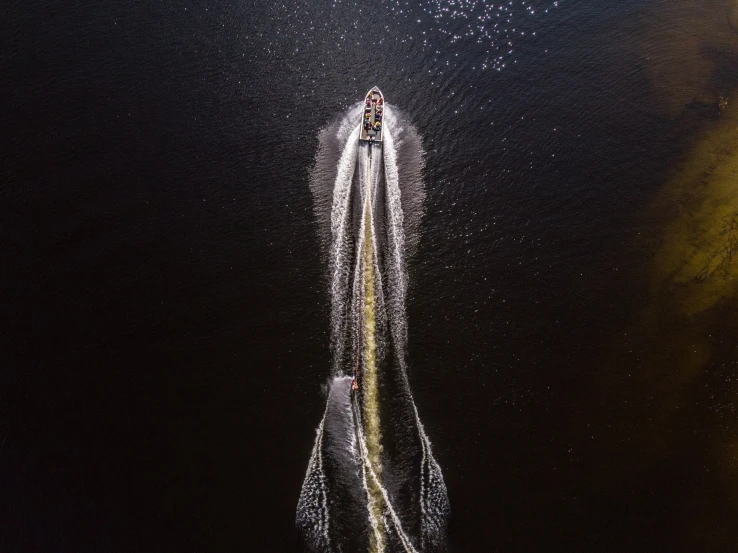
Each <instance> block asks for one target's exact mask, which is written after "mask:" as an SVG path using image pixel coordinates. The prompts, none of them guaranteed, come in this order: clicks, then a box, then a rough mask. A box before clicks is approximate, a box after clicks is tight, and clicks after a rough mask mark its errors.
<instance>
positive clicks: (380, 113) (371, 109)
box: [359, 86, 384, 142]
mask: <svg viewBox="0 0 738 553" xmlns="http://www.w3.org/2000/svg"><path fill="white" fill-rule="evenodd" d="M382 125H384V96H382V91H380V90H379V89H378V88H377V87H376V86H375V87H374V88H372V89H371V90H370V91H369V92H367V94H366V98H364V111H362V113H361V135H360V136H359V140H364V141H366V142H382Z"/></svg>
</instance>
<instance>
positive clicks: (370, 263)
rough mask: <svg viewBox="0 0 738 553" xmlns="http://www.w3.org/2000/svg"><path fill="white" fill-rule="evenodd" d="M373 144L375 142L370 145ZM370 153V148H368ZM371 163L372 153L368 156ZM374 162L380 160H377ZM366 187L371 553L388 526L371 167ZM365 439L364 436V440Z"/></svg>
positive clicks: (364, 262)
mask: <svg viewBox="0 0 738 553" xmlns="http://www.w3.org/2000/svg"><path fill="white" fill-rule="evenodd" d="M370 147H373V146H370ZM367 153H368V154H369V156H371V150H367ZM369 164H370V167H371V157H370V158H369ZM375 165H377V162H376V161H375ZM368 174H369V179H367V181H366V183H365V187H364V215H363V217H362V219H363V222H362V227H363V233H362V234H363V236H364V244H363V259H362V265H363V267H364V271H363V275H362V276H363V284H364V286H363V288H364V293H363V295H362V297H363V299H364V301H363V304H364V310H363V322H364V329H363V330H364V332H363V335H364V375H363V376H364V381H363V386H362V391H363V400H364V405H363V407H364V409H363V411H364V421H363V423H364V424H363V426H364V429H365V437H366V438H365V439H366V460H367V462H368V470H370V471H371V472H370V474H372V475H373V477H372V478H370V480H369V482H368V493H367V499H368V502H369V512H370V516H371V519H372V525H373V526H375V532H374V534H373V535H372V539H371V541H370V544H369V550H370V552H371V553H382V552H383V551H384V544H385V532H386V530H385V528H384V523H383V520H382V513H383V511H384V500H383V497H382V493H381V490H380V487H381V482H380V480H379V475H381V473H382V464H381V459H380V454H381V453H382V431H381V427H380V423H379V387H378V378H377V343H376V322H375V313H376V302H375V294H374V269H375V267H374V248H373V242H374V238H373V236H372V201H371V199H372V197H373V196H374V185H375V182H373V178H372V177H373V173H372V172H371V170H370V171H368ZM363 441H364V440H362V442H363Z"/></svg>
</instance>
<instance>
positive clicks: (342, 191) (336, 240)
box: [331, 125, 361, 376]
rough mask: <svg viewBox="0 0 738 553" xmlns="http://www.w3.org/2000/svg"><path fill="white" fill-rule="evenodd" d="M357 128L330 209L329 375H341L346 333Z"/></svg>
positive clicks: (344, 156)
mask: <svg viewBox="0 0 738 553" xmlns="http://www.w3.org/2000/svg"><path fill="white" fill-rule="evenodd" d="M360 131H361V128H360V127H359V126H358V125H357V126H356V128H355V129H354V131H353V132H352V133H351V134H350V135H349V137H348V139H347V141H346V146H345V147H344V149H343V153H342V154H341V160H340V161H339V163H338V173H337V174H336V182H335V186H334V193H333V209H332V210H331V235H332V237H333V252H332V256H331V268H332V272H333V278H332V280H331V300H332V305H331V311H332V316H331V333H332V336H331V344H332V346H333V350H334V367H333V374H334V376H337V375H339V374H341V372H342V367H341V364H342V362H343V360H344V345H345V330H346V322H347V321H346V319H347V317H346V313H345V310H346V308H345V306H346V299H347V298H346V294H347V292H348V277H349V268H348V265H347V263H346V257H347V255H348V251H349V249H350V244H349V242H350V239H349V236H348V230H349V226H350V220H349V213H350V210H351V184H352V181H353V176H354V170H355V167H356V155H357V151H358V142H359V133H360Z"/></svg>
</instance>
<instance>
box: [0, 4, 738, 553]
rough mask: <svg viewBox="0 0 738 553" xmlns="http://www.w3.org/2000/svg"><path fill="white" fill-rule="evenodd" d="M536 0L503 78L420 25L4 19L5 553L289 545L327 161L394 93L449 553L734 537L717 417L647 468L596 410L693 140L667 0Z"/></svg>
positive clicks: (301, 466) (684, 545)
mask: <svg viewBox="0 0 738 553" xmlns="http://www.w3.org/2000/svg"><path fill="white" fill-rule="evenodd" d="M533 4H534V5H535V7H536V8H537V10H536V15H535V16H534V15H530V14H528V13H527V12H526V10H525V7H524V6H522V5H519V4H516V5H515V7H513V8H511V9H513V10H514V21H513V23H515V25H513V24H510V25H509V26H508V27H513V26H515V28H516V30H517V31H516V32H517V33H518V34H513V33H512V31H511V30H510V31H509V34H510V36H511V38H510V40H511V41H512V42H513V44H514V46H513V48H512V49H513V53H512V54H509V55H506V56H505V67H504V68H503V69H502V70H501V71H496V70H495V69H494V68H487V69H486V70H481V69H480V65H481V60H484V59H486V57H485V56H487V53H486V52H487V50H489V49H490V48H491V49H492V51H493V52H497V51H498V50H499V51H500V52H502V50H501V49H500V46H499V44H496V45H495V46H494V47H491V46H490V43H489V42H483V43H482V44H480V43H477V42H475V41H474V40H467V39H462V40H459V41H457V42H452V41H451V40H450V39H449V37H448V36H447V35H445V34H443V33H442V32H440V29H441V28H450V29H455V30H457V31H458V32H459V33H463V32H464V30H465V29H466V25H467V24H468V21H469V17H466V18H463V17H459V18H457V19H450V20H449V19H448V18H446V19H444V20H443V25H441V24H440V23H438V22H435V21H434V20H433V19H432V18H431V17H430V16H429V11H432V10H433V9H435V8H434V6H435V4H431V3H429V4H423V3H421V4H412V5H410V4H409V3H408V4H400V3H392V2H377V3H374V4H365V3H361V2H357V3H352V2H346V1H343V2H339V1H336V2H335V3H333V4H331V3H329V2H326V3H318V2H316V3H309V2H289V3H285V4H283V5H274V4H271V3H256V4H251V3H245V4H235V3H232V2H224V1H220V0H218V1H214V2H209V3H207V4H206V5H199V6H195V5H192V4H191V3H189V2H176V1H175V2H166V3H152V2H118V3H94V4H89V3H84V2H69V3H48V2H25V3H23V4H21V3H11V4H9V5H8V6H7V8H6V9H5V10H4V12H5V13H4V17H3V18H2V24H0V31H1V33H0V34H1V35H2V37H3V39H2V46H3V55H2V58H1V61H0V69H1V71H0V73H1V74H2V75H3V79H2V84H0V90H1V91H2V96H3V98H4V100H5V101H4V106H5V109H4V110H3V114H2V121H3V125H2V128H3V131H4V132H3V137H2V142H3V145H2V148H1V149H0V178H1V179H2V180H1V186H2V189H1V190H2V205H3V207H2V209H1V210H0V225H1V226H0V228H1V229H2V233H1V236H0V252H1V253H2V259H3V263H2V268H0V282H1V283H2V292H3V297H4V301H3V304H4V306H5V317H4V318H3V321H4V325H3V329H2V336H3V338H4V340H3V342H4V348H3V352H4V355H3V358H4V363H3V368H2V370H0V374H1V375H2V380H1V381H0V393H1V394H2V395H0V397H1V398H2V405H3V407H2V410H1V411H2V413H1V414H0V416H2V426H1V427H0V432H1V433H0V475H1V476H0V482H1V483H2V484H1V487H0V489H2V499H1V500H0V528H2V530H0V543H2V544H3V548H4V549H6V550H9V551H121V552H123V551H175V550H176V551H230V550H237V549H238V550H247V551H294V550H296V548H297V542H296V538H295V531H294V511H295V506H296V502H297V497H298V494H299V490H300V485H301V482H302V478H303V476H304V472H305V468H306V466H307V460H308V457H309V453H310V449H311V447H312V442H313V439H314V430H315V427H316V426H317V424H318V421H319V420H320V417H321V414H322V410H323V407H324V398H323V396H322V393H323V392H322V386H323V385H324V383H325V381H326V379H327V377H328V375H329V369H330V355H329V351H328V345H329V344H328V339H329V336H328V332H329V328H328V327H329V320H328V306H329V298H328V293H327V289H326V284H325V280H324V270H325V263H326V262H325V260H324V259H322V258H321V256H320V249H319V242H318V234H317V229H316V226H315V221H314V215H313V212H312V209H313V205H312V199H311V196H310V191H309V188H308V172H309V168H310V166H311V164H312V163H313V160H314V156H315V149H316V144H317V143H316V137H317V134H318V131H319V129H320V128H321V127H323V126H324V125H325V124H327V123H328V122H329V121H331V120H333V119H334V118H335V117H337V116H339V115H340V114H341V113H343V111H344V110H345V109H346V108H347V107H348V106H349V105H351V104H354V103H355V102H357V101H359V100H360V99H361V98H362V97H363V94H364V93H365V92H366V90H368V89H369V88H370V87H371V86H373V85H375V84H376V85H379V86H380V88H382V90H383V92H384V94H385V96H386V97H387V100H388V101H389V102H391V103H392V104H393V105H396V106H398V107H399V108H400V109H402V110H403V112H405V113H406V114H407V115H408V117H409V118H410V119H411V120H412V121H413V122H414V123H415V125H416V127H417V129H418V131H419V132H420V134H421V136H422V138H423V145H424V148H425V150H426V152H427V156H426V185H427V198H426V204H425V215H424V219H423V223H422V226H421V234H420V242H419V248H418V252H417V254H416V255H415V257H414V258H413V259H412V260H411V261H410V263H409V273H410V291H409V303H408V311H409V347H410V358H409V368H410V369H409V370H410V379H411V385H412V387H413V390H414V393H415V396H416V402H417V404H418V409H419V412H420V416H421V418H422V419H423V421H424V423H425V426H426V431H427V432H428V434H429V436H430V438H431V440H432V441H433V443H434V451H435V454H436V457H437V459H438V461H439V463H440V465H441V467H442V468H443V470H444V475H445V478H446V482H447V485H448V488H449V495H450V500H451V505H452V511H453V514H452V520H451V527H450V536H449V539H450V544H451V547H452V549H453V550H455V551H530V550H534V549H542V548H545V549H547V550H553V551H564V550H565V551H593V550H598V551H625V550H632V549H639V550H651V551H661V550H665V548H668V549H669V550H673V551H677V550H684V551H693V550H695V544H697V543H699V542H698V541H694V540H695V538H694V532H692V531H690V532H687V530H685V529H684V528H685V527H688V526H690V521H691V520H692V518H693V517H692V514H693V511H694V510H695V509H700V510H704V511H707V512H709V513H711V515H710V516H709V518H710V520H711V521H713V522H714V525H715V527H717V528H720V527H721V526H720V525H721V524H723V523H726V522H727V521H729V520H733V519H734V516H735V514H736V509H735V502H734V500H732V499H730V497H727V498H726V497H715V495H714V493H718V491H719V489H720V483H719V482H717V481H715V480H711V477H710V476H709V474H708V472H709V471H706V470H705V468H704V467H705V460H704V458H703V456H702V455H701V454H700V449H699V447H697V448H694V447H693V446H695V444H696V445H697V446H699V445H704V444H703V442H701V441H699V440H697V439H696V438H695V435H697V434H696V432H697V431H698V427H699V425H700V422H697V423H692V424H691V425H687V426H684V427H683V428H682V432H683V435H682V436H680V441H681V442H682V445H680V446H678V447H676V448H675V449H674V450H673V451H672V452H671V453H670V454H669V455H668V456H666V460H664V456H663V455H661V456H659V458H658V459H659V461H658V462H644V461H643V459H648V458H649V454H648V452H647V451H644V447H645V448H646V449H647V445H646V444H644V443H643V442H638V443H635V444H633V443H626V442H628V441H629V440H628V439H627V428H626V431H625V432H614V431H613V432H611V431H610V429H612V427H613V424H615V425H617V424H618V421H616V420H615V418H616V416H615V415H613V414H612V413H613V412H614V411H615V407H614V406H612V405H610V404H609V403H608V401H610V400H611V398H610V397H609V396H608V395H607V394H606V393H604V392H603V389H606V388H607V382H608V379H615V380H617V381H619V380H622V379H626V376H625V373H627V370H625V371H623V375H619V373H617V372H616V373H613V372H612V371H604V370H602V363H601V358H600V355H601V351H602V349H603V348H607V347H608V346H610V345H611V344H612V343H613V340H615V341H617V336H619V335H620V334H621V333H622V332H623V328H624V327H625V326H626V325H627V324H629V323H630V322H631V320H632V318H633V317H634V314H635V313H637V311H638V309H639V308H640V306H642V304H643V303H644V302H645V301H646V297H647V294H648V288H647V284H648V283H647V280H648V277H647V267H646V266H647V264H648V259H649V258H648V246H647V242H641V241H639V240H637V239H635V237H637V236H638V234H639V233H640V232H641V231H643V233H645V234H648V233H649V232H654V231H653V229H650V228H645V227H644V228H640V226H639V225H644V222H643V219H642V218H641V217H639V213H640V210H641V209H642V207H643V206H644V205H646V204H647V203H648V202H649V201H650V198H651V197H652V195H653V194H654V192H655V191H656V190H657V189H658V187H659V185H660V184H661V182H662V181H663V178H664V174H665V172H666V169H667V168H668V166H669V163H670V162H671V160H673V159H674V158H675V156H678V155H679V153H680V152H681V149H682V147H683V142H682V141H681V139H679V138H677V137H680V136H682V134H681V131H682V130H684V128H692V127H691V126H690V125H691V123H685V122H684V121H677V122H674V121H671V120H669V119H667V118H664V117H661V116H660V115H659V114H658V112H657V111H656V110H654V109H652V107H653V105H654V104H655V103H657V102H656V101H655V100H654V98H653V96H652V86H651V84H650V83H649V81H648V77H647V74H646V72H645V70H644V68H643V66H642V58H639V57H637V56H636V54H635V53H634V51H633V49H627V48H624V45H625V44H627V42H628V41H629V39H630V38H631V37H630V35H629V34H628V30H627V27H626V26H624V22H628V21H633V20H639V19H640V20H645V19H647V18H648V17H650V16H651V15H652V14H653V13H655V12H657V11H658V10H657V8H658V7H659V5H660V4H662V3H660V2H653V3H652V4H653V6H650V7H649V8H650V9H651V10H652V11H648V10H646V8H645V7H643V6H642V5H641V4H642V3H641V2H636V1H630V0H626V1H621V2H616V3H615V2H605V1H594V0H592V1H588V2H585V1H583V0H571V1H567V2H561V3H560V5H559V6H558V7H556V8H554V7H553V6H552V5H546V6H544V4H543V3H541V2H538V3H535V2H534V3H533ZM206 6H207V7H206ZM544 8H550V9H549V11H548V12H547V13H546V12H544ZM400 10H402V11H400ZM419 20H420V22H418V21H419ZM518 21H520V23H517V22H518ZM654 25H656V26H655V28H654V30H653V31H652V32H653V33H654V36H657V35H658V33H659V32H662V31H663V30H664V29H663V28H662V29H659V28H658V26H657V24H654ZM521 30H523V31H525V32H526V34H525V36H523V35H521V34H520V31H521ZM423 32H425V33H426V34H425V35H423V34H422V33H423ZM533 32H535V33H536V35H535V37H533V36H532V33H533ZM411 37H412V38H411ZM423 40H425V41H426V43H425V44H424V43H423V42H422V41H423ZM643 44H644V45H645V46H642V48H647V46H648V35H646V39H645V40H644V41H643ZM504 52H507V49H505V50H504ZM447 61H448V64H447V63H446V62H447ZM644 244H646V245H644ZM732 354H733V351H732V350H730V351H728V352H727V353H726V355H727V356H728V357H730V356H731V355H732ZM613 374H614V376H613ZM603 381H604V382H605V384H603ZM649 397H651V394H650V391H649V390H638V391H637V392H635V393H634V395H633V396H632V400H633V401H634V402H635V403H638V402H642V403H644V404H647V403H648V402H649ZM647 418H648V416H647V415H644V417H643V420H635V421H634V420H628V421H626V423H623V422H622V421H620V424H621V425H622V424H628V425H629V424H633V425H640V424H648V421H647ZM703 422H704V421H703ZM707 422H709V421H707ZM621 430H622V428H621ZM623 436H626V438H623ZM635 450H638V455H637V458H636V457H633V451H635ZM611 471H612V472H613V473H617V475H618V476H617V477H613V478H612V480H609V479H608V477H607V475H608V474H609V473H610V472H611ZM726 493H727V492H726ZM723 530H724V531H725V533H726V535H727V536H728V537H730V536H731V534H730V532H735V530H729V529H725V528H723ZM698 534H699V533H698ZM690 540H692V541H690ZM728 550H729V549H728Z"/></svg>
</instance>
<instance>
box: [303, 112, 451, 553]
mask: <svg viewBox="0 0 738 553" xmlns="http://www.w3.org/2000/svg"><path fill="white" fill-rule="evenodd" d="M362 110H363V106H362V105H361V104H359V105H357V106H355V107H353V108H351V109H349V110H348V111H347V113H345V114H344V115H343V117H341V118H339V119H337V120H336V121H335V122H334V123H333V124H332V125H330V126H329V127H327V128H326V129H324V130H323V131H322V133H321V136H320V146H319V148H318V154H317V157H316V162H315V166H314V167H313V170H312V174H311V183H310V184H311V190H312V192H313V196H314V199H315V208H316V216H317V219H318V223H319V226H320V232H321V241H322V246H323V251H324V254H325V257H326V259H327V266H328V280H329V289H330V297H331V349H332V379H331V381H330V385H329V392H328V400H327V405H326V409H325V413H324V415H323V419H322V421H321V422H320V425H319V426H318V430H317V435H316V440H315V446H314V447H313V451H312V455H311V457H310V462H309V465H308V470H307V474H306V476H305V481H304V483H303V487H302V492H301V494H300V499H299V501H298V505H297V526H298V528H299V529H300V531H301V533H302V536H303V538H304V541H305V544H306V546H307V547H308V549H310V550H312V551H321V552H323V551H370V552H373V553H375V552H376V553H380V552H393V551H400V552H420V551H423V552H428V551H441V550H443V549H444V544H445V533H446V522H447V519H448V514H449V503H448V498H447V493H446V486H445V483H444V480H443V476H442V473H441V470H440V467H439V465H438V463H437V462H436V460H435V459H434V457H433V454H432V450H431V444H430V441H429V440H428V437H427V435H426V434H425V430H424V428H423V425H422V423H421V422H420V417H419V416H418V411H417V408H416V406H415V403H414V402H413V398H412V394H411V391H410V386H409V380H408V376H407V370H406V368H407V367H406V344H407V318H406V315H405V293H406V290H407V272H406V266H405V257H406V255H408V254H412V252H413V251H414V248H415V244H416V243H417V231H418V227H419V224H420V218H421V216H422V202H423V197H424V191H423V184H422V179H421V172H422V150H421V148H420V140H419V137H418V135H417V133H416V132H415V130H414V129H413V127H412V125H410V124H409V122H408V121H407V120H405V119H404V118H403V117H402V115H401V114H400V113H399V112H398V111H397V110H396V109H394V108H392V106H389V105H387V106H385V116H384V130H383V133H382V134H383V144H382V145H379V144H371V143H367V142H360V141H359V133H360V131H361V128H360V126H359V124H358V121H359V119H360V117H361V113H362ZM352 388H353V389H352Z"/></svg>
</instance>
